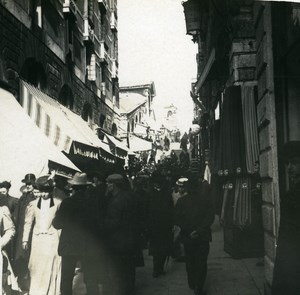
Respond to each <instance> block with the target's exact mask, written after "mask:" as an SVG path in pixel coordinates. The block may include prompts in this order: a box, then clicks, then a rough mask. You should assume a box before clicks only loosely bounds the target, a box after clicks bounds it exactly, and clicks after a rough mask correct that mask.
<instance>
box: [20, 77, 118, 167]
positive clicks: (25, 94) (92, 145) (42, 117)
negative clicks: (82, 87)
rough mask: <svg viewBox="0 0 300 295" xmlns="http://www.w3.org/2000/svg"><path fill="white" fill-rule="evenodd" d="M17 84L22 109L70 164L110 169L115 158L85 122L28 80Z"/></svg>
mask: <svg viewBox="0 0 300 295" xmlns="http://www.w3.org/2000/svg"><path fill="white" fill-rule="evenodd" d="M20 83H21V85H20V89H21V95H20V96H21V105H22V106H23V108H24V110H25V112H26V113H27V114H28V115H29V117H30V118H31V119H32V120H33V121H34V123H35V124H36V125H37V126H38V127H39V128H40V129H41V131H42V132H43V133H44V134H45V135H46V136H47V137H48V138H49V139H50V140H51V141H52V142H53V143H54V145H56V147H57V148H58V149H59V150H61V151H63V152H64V154H65V155H66V156H67V157H68V158H69V159H71V161H72V162H73V163H75V164H76V165H77V166H78V167H79V168H80V169H81V170H82V171H84V172H87V173H89V172H92V171H99V172H102V173H109V172H111V171H113V170H114V168H115V166H116V164H117V161H118V159H117V158H116V156H115V155H114V154H113V153H112V152H111V150H110V146H109V144H108V143H105V142H103V141H101V140H100V139H99V137H98V135H97V131H96V130H92V128H91V127H90V126H89V124H88V122H86V121H84V120H83V119H82V118H81V117H80V116H79V115H77V114H76V113H74V112H72V111H71V110H69V109H68V108H66V107H65V106H63V105H61V104H60V103H59V102H57V101H56V100H54V99H53V98H51V97H50V96H48V95H47V94H45V93H43V92H42V91H40V90H39V89H37V88H35V87H33V86H32V85H30V84H29V83H27V82H25V81H20ZM117 166H118V165H117Z"/></svg>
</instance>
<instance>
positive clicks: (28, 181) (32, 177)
mask: <svg viewBox="0 0 300 295" xmlns="http://www.w3.org/2000/svg"><path fill="white" fill-rule="evenodd" d="M35 179H36V178H35V175H34V174H32V173H29V174H26V175H25V177H24V179H22V182H24V183H26V184H33V183H34V182H35Z"/></svg>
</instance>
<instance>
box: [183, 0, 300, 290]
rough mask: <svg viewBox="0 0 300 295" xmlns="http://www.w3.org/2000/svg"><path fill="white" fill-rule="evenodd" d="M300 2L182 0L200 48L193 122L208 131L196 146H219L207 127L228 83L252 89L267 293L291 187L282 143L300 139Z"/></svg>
mask: <svg viewBox="0 0 300 295" xmlns="http://www.w3.org/2000/svg"><path fill="white" fill-rule="evenodd" d="M296 2H299V1H294V3H291V2H288V1H285V2H278V1H253V0H240V1H234V0H226V1H223V0H220V1H219V0H213V1H198V0H188V1H186V2H184V3H183V7H184V12H185V16H186V22H187V34H189V35H191V36H192V39H193V41H194V42H197V43H198V48H199V51H198V54H197V66H198V77H197V82H195V83H193V85H192V91H191V96H192V98H193V100H194V103H195V118H194V121H193V122H194V123H197V124H199V125H200V127H201V129H202V130H203V129H205V130H206V131H205V132H206V134H207V136H208V140H207V141H205V142H203V141H201V140H200V144H199V146H198V149H199V153H200V154H201V155H202V156H205V157H207V155H205V151H204V150H208V151H211V150H212V149H213V148H214V147H213V146H212V141H210V140H209V137H210V136H211V133H210V130H211V129H210V128H211V127H212V126H213V125H214V122H215V121H216V116H219V113H220V112H221V111H222V106H223V105H222V103H223V102H224V97H225V96H226V92H227V93H230V91H229V90H228V89H230V88H231V89H232V87H240V88H239V89H240V94H239V95H241V96H244V97H245V98H246V99H247V95H250V96H253V97H254V101H255V116H256V122H255V124H256V125H257V128H256V130H255V133H256V134H257V136H258V148H259V155H258V159H259V161H258V163H257V164H258V167H259V175H260V178H261V184H262V187H261V194H262V199H261V212H262V227H263V240H264V268H265V278H266V280H265V294H269V293H270V286H271V284H272V274H273V267H274V260H275V256H276V237H277V233H278V224H279V220H280V198H281V196H282V195H283V194H284V192H285V191H286V190H287V189H288V181H287V176H286V167H285V164H284V162H283V159H282V157H280V151H281V149H282V147H283V145H284V143H286V142H288V141H292V140H300V132H299V126H300V124H299V118H300V116H299V114H300V100H299V95H298V94H299V90H300V86H299V85H300V83H299V81H298V80H299V71H300V70H299V69H300V67H299V40H300V17H299V15H300V4H299V3H296ZM249 87H250V88H249ZM235 89H237V88H235ZM246 89H252V90H251V93H252V94H249V93H248V94H247V95H246V94H245V93H246V91H247V90H246ZM231 95H232V97H233V96H234V91H233V92H231ZM217 113H218V114H217ZM201 144H202V145H201ZM203 144H204V145H205V146H203ZM210 156H211V155H210Z"/></svg>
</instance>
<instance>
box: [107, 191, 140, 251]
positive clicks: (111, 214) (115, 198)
mask: <svg viewBox="0 0 300 295" xmlns="http://www.w3.org/2000/svg"><path fill="white" fill-rule="evenodd" d="M136 214H137V212H136V204H135V202H134V196H133V195H132V193H131V192H129V191H119V192H118V193H117V194H116V195H112V196H110V197H109V199H108V201H107V209H106V216H105V220H104V228H105V232H106V234H105V238H106V241H107V246H108V247H109V248H110V250H111V251H113V252H115V253H117V254H124V255H127V254H134V253H135V251H136V243H137V224H136V219H137V217H136Z"/></svg>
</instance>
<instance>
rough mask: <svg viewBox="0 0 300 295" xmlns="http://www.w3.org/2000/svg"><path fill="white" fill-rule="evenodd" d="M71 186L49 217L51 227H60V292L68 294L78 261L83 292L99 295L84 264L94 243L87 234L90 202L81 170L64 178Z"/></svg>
mask: <svg viewBox="0 0 300 295" xmlns="http://www.w3.org/2000/svg"><path fill="white" fill-rule="evenodd" d="M68 183H69V184H70V185H71V187H72V195H71V197H70V198H66V199H64V200H63V201H62V203H61V206H60V208H59V210H58V211H57V213H56V216H55V218H54V220H53V226H54V227H55V228H57V229H61V230H62V231H61V236H60V240H59V245H58V254H59V255H60V256H61V257H62V269H61V294H62V295H72V282H73V277H74V272H75V268H76V266H77V265H78V262H80V263H81V266H82V269H83V275H84V281H85V284H86V290H87V293H86V294H87V295H97V294H99V288H98V280H97V279H96V278H95V276H94V275H93V273H92V272H91V271H90V270H91V269H90V265H88V261H90V260H88V259H86V257H88V256H89V255H91V254H92V255H93V253H94V252H93V250H92V248H94V247H95V245H94V244H93V243H92V241H94V239H93V237H91V236H90V233H91V232H93V230H92V229H91V227H93V226H94V225H93V224H92V221H93V219H92V218H93V216H92V214H90V213H91V210H92V205H91V204H89V203H88V198H87V187H88V185H90V184H91V183H90V182H88V179H87V175H86V174H85V173H80V172H77V173H75V175H74V177H73V178H72V179H71V180H69V181H68Z"/></svg>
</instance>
